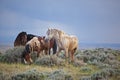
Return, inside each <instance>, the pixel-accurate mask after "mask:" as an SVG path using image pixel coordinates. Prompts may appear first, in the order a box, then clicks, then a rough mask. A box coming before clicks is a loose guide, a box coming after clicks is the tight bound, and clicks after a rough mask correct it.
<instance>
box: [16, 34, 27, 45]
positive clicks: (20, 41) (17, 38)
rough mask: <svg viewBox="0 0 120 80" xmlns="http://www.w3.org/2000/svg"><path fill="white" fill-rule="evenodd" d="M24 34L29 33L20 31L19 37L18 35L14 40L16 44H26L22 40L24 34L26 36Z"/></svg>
mask: <svg viewBox="0 0 120 80" xmlns="http://www.w3.org/2000/svg"><path fill="white" fill-rule="evenodd" d="M24 35H27V33H26V32H20V33H19V34H18V35H17V37H16V39H15V41H14V46H19V45H25V44H24V42H22V40H21V39H22V36H24Z"/></svg>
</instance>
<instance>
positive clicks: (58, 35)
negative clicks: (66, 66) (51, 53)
mask: <svg viewBox="0 0 120 80" xmlns="http://www.w3.org/2000/svg"><path fill="white" fill-rule="evenodd" d="M46 34H47V37H48V39H52V38H54V39H55V40H56V43H57V46H58V47H57V48H58V51H57V56H58V54H59V53H60V51H61V50H64V51H65V56H66V58H68V55H70V56H71V61H74V53H75V51H76V50H77V48H78V38H77V37H76V36H73V35H68V34H66V33H65V32H63V31H61V30H58V29H48V30H47V32H46Z"/></svg>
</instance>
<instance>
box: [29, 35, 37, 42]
mask: <svg viewBox="0 0 120 80" xmlns="http://www.w3.org/2000/svg"><path fill="white" fill-rule="evenodd" d="M33 37H37V36H36V35H33V34H27V42H28V41H30V40H31V39H32V38H33Z"/></svg>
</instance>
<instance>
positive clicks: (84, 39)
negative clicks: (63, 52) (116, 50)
mask: <svg viewBox="0 0 120 80" xmlns="http://www.w3.org/2000/svg"><path fill="white" fill-rule="evenodd" d="M48 28H58V29H61V30H63V31H65V32H66V33H68V34H71V35H76V36H77V37H78V38H79V43H120V0H0V44H8V43H11V44H12V43H13V42H14V40H15V38H16V36H17V35H18V33H19V32H21V31H26V32H27V33H32V34H35V35H40V36H42V35H46V34H45V33H46V31H47V29H48Z"/></svg>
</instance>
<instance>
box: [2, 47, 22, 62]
mask: <svg viewBox="0 0 120 80" xmlns="http://www.w3.org/2000/svg"><path fill="white" fill-rule="evenodd" d="M23 51H24V47H22V46H21V47H15V48H13V49H9V50H7V51H6V52H5V53H3V54H2V55H1V56H0V62H7V63H21V61H22V56H21V55H22V53H23Z"/></svg>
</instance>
